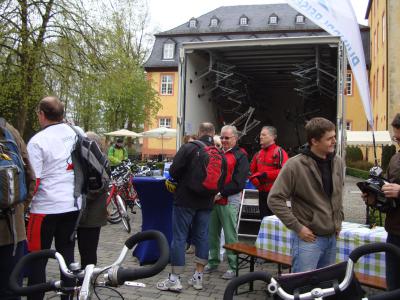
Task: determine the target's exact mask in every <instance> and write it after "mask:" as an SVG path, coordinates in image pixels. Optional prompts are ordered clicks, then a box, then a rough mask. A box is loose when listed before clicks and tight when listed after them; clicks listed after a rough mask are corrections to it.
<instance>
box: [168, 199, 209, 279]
mask: <svg viewBox="0 0 400 300" xmlns="http://www.w3.org/2000/svg"><path fill="white" fill-rule="evenodd" d="M210 214H211V209H193V208H187V207H182V206H175V205H174V207H173V209H172V243H171V266H172V273H174V274H181V273H182V272H183V269H184V266H185V249H186V238H187V236H188V232H189V227H190V224H192V226H193V227H192V243H193V245H195V249H196V250H195V258H194V262H195V263H200V264H202V265H206V264H207V261H208V250H209V249H208V223H209V220H210Z"/></svg>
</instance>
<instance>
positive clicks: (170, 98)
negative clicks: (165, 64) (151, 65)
mask: <svg viewBox="0 0 400 300" xmlns="http://www.w3.org/2000/svg"><path fill="white" fill-rule="evenodd" d="M162 75H172V77H173V89H172V95H161V77H162ZM147 78H148V80H151V82H152V87H153V88H154V90H156V91H157V92H158V97H159V98H160V102H161V105H162V108H161V109H160V110H159V112H158V114H157V116H156V117H155V118H153V120H152V121H151V124H146V125H145V130H149V129H153V128H157V127H160V124H159V119H160V118H170V119H171V127H170V128H174V129H176V120H177V119H176V117H177V99H178V72H177V71H175V70H168V69H167V70H165V71H156V72H148V73H147ZM161 153H162V154H164V157H173V156H174V155H175V153H176V138H163V139H161V138H145V139H143V147H142V156H143V157H149V156H151V155H158V154H161Z"/></svg>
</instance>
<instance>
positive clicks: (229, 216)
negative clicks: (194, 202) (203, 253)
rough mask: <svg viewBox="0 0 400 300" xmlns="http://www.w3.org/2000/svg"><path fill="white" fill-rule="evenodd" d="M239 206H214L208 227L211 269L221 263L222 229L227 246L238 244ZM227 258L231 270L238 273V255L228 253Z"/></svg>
mask: <svg viewBox="0 0 400 300" xmlns="http://www.w3.org/2000/svg"><path fill="white" fill-rule="evenodd" d="M237 212H238V207H237V205H233V204H227V205H218V204H216V205H214V207H213V209H212V211H211V216H210V223H209V226H208V229H209V231H208V241H209V247H210V254H209V256H208V264H209V266H210V267H217V266H218V265H219V263H220V262H221V261H220V240H221V229H223V230H224V236H225V244H230V243H236V242H237V241H238V235H237V232H236V223H237ZM226 254H227V258H228V264H229V269H230V270H232V271H236V268H237V265H236V255H235V254H234V253H233V252H232V251H229V250H228V251H227V252H226Z"/></svg>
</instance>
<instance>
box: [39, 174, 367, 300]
mask: <svg viewBox="0 0 400 300" xmlns="http://www.w3.org/2000/svg"><path fill="white" fill-rule="evenodd" d="M357 181H358V179H356V178H352V177H346V191H345V198H344V199H345V201H344V208H345V218H346V221H351V222H358V223H364V222H365V206H364V203H363V202H362V200H361V198H360V193H359V192H358V189H357V187H356V186H355V183H356V182H357ZM133 219H134V220H133V222H132V225H133V226H132V232H138V231H140V226H141V214H140V211H139V210H138V213H137V214H135V215H133ZM128 237H129V235H128V234H127V233H126V232H125V231H124V230H123V228H122V224H115V225H107V226H105V227H103V228H102V231H101V236H100V244H99V248H98V265H99V266H105V265H109V264H111V263H112V262H113V261H114V260H115V259H116V258H117V257H118V255H119V253H120V250H121V249H122V245H123V243H124V242H125V240H126V239H127V238H128ZM248 242H250V243H251V242H254V241H252V240H250V241H248ZM76 258H78V253H77V251H76ZM186 261H187V266H186V271H185V273H184V274H183V276H182V280H181V281H182V285H183V291H182V292H181V293H173V292H162V291H159V290H157V288H156V287H155V286H156V283H157V281H158V280H160V279H164V278H166V276H167V275H168V271H169V270H170V268H169V266H168V267H167V268H166V269H165V270H164V271H163V272H161V273H160V274H159V275H157V276H154V277H153V278H148V279H143V280H138V281H139V282H141V283H144V284H145V285H146V286H145V287H131V286H122V287H119V288H118V289H117V290H118V291H119V292H120V293H121V294H122V295H123V297H124V298H125V299H140V300H145V299H165V300H168V299H193V300H201V299H207V300H212V299H222V298H223V293H224V290H225V287H226V284H227V282H228V281H226V280H224V279H222V278H221V276H222V274H223V273H224V272H225V271H226V266H227V265H226V262H223V263H221V265H220V266H219V269H218V271H217V272H215V273H211V274H205V275H204V282H203V285H204V288H203V290H201V291H196V290H194V289H193V288H192V287H189V286H188V284H187V280H188V278H190V276H191V275H192V274H193V271H194V264H193V263H192V261H193V254H190V255H189V254H187V255H186ZM123 265H124V266H125V267H138V263H137V262H136V260H135V258H134V257H132V256H130V255H128V256H127V258H126V259H125V262H124V264H123ZM256 270H268V271H270V272H272V273H274V274H276V273H277V269H276V267H275V265H272V264H268V263H263V264H257V265H256ZM246 272H248V268H247V269H243V270H241V271H240V274H244V273H246ZM47 274H48V278H58V270H57V266H56V265H55V264H54V262H51V263H49V264H48V267H47ZM247 288H248V286H243V287H242V288H241V289H242V290H243V291H245V289H247ZM368 291H369V293H374V291H373V290H371V289H369V290H368ZM99 295H100V299H120V297H119V296H118V295H117V294H116V293H115V292H113V291H111V290H104V289H101V290H99ZM46 296H47V297H48V298H49V297H51V296H52V295H51V293H49V294H48V295H46ZM93 299H96V297H93ZM235 299H266V293H265V284H263V283H262V282H256V283H255V285H254V291H253V292H251V293H245V294H243V295H239V296H237V297H235ZM267 299H268V298H267Z"/></svg>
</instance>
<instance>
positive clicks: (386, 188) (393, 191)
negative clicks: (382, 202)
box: [382, 183, 400, 198]
mask: <svg viewBox="0 0 400 300" xmlns="http://www.w3.org/2000/svg"><path fill="white" fill-rule="evenodd" d="M382 191H383V193H384V194H385V196H386V197H387V198H399V197H400V185H399V184H396V183H387V184H384V185H383V187H382Z"/></svg>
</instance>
